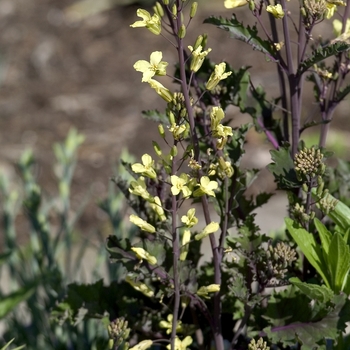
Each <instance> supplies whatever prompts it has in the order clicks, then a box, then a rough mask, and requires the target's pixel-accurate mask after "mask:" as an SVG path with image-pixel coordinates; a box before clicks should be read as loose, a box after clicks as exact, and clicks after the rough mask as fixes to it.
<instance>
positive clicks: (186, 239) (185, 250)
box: [180, 230, 191, 261]
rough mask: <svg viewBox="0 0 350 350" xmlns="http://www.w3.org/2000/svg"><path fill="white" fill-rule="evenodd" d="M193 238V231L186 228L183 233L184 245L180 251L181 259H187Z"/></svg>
mask: <svg viewBox="0 0 350 350" xmlns="http://www.w3.org/2000/svg"><path fill="white" fill-rule="evenodd" d="M190 240H191V231H190V230H185V231H184V233H183V235H182V242H181V243H182V247H181V253H180V260H181V261H185V260H186V257H187V253H188V249H189V244H188V243H189V242H190Z"/></svg>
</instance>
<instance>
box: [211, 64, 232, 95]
mask: <svg viewBox="0 0 350 350" xmlns="http://www.w3.org/2000/svg"><path fill="white" fill-rule="evenodd" d="M225 70H226V63H225V62H221V63H220V64H217V65H216V66H215V68H214V72H213V73H211V75H210V78H209V80H208V82H207V83H206V84H205V87H206V88H207V90H213V89H214V88H215V87H216V85H218V84H219V82H220V80H223V79H226V78H227V77H228V76H230V75H231V74H232V72H226V73H225Z"/></svg>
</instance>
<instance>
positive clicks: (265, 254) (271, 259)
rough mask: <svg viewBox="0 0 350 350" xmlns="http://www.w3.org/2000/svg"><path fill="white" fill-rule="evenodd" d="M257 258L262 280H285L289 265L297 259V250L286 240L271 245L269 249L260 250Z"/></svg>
mask: <svg viewBox="0 0 350 350" xmlns="http://www.w3.org/2000/svg"><path fill="white" fill-rule="evenodd" d="M257 260H258V261H257V263H258V265H259V277H260V278H261V279H262V280H265V281H271V280H272V279H278V280H283V279H284V278H285V275H286V273H287V272H288V267H289V266H291V265H292V263H293V262H294V261H295V260H296V252H295V250H294V249H293V248H291V247H290V246H289V245H287V244H285V243H284V242H279V243H277V245H276V246H275V247H273V246H272V245H270V246H269V248H268V249H267V250H263V251H260V253H259V254H257Z"/></svg>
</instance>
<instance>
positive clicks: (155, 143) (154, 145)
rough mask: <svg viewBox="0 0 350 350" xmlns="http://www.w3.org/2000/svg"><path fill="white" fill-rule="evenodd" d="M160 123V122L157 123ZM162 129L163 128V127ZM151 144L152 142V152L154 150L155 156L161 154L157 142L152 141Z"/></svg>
mask: <svg viewBox="0 0 350 350" xmlns="http://www.w3.org/2000/svg"><path fill="white" fill-rule="evenodd" d="M159 125H161V124H159ZM163 130H164V129H163ZM152 144H153V149H154V152H156V154H157V156H158V157H160V156H161V155H162V150H161V148H160V147H159V145H158V143H157V142H155V141H152Z"/></svg>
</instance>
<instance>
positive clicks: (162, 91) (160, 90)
mask: <svg viewBox="0 0 350 350" xmlns="http://www.w3.org/2000/svg"><path fill="white" fill-rule="evenodd" d="M147 83H149V85H150V86H151V88H152V89H154V90H155V91H156V93H157V94H158V95H159V96H160V97H161V98H162V99H163V100H165V101H166V102H168V103H169V102H171V101H172V100H173V94H172V93H171V92H170V90H169V89H167V88H166V87H165V86H164V85H163V84H161V83H160V82H159V81H157V80H154V79H149V80H148V81H147Z"/></svg>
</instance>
